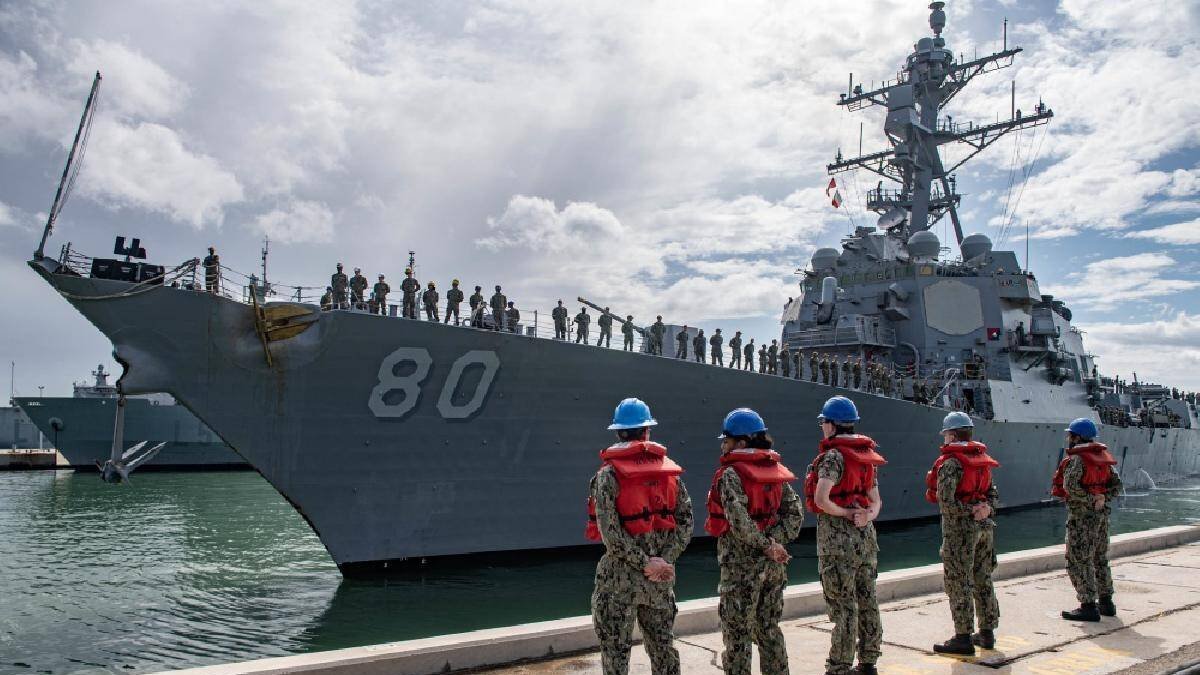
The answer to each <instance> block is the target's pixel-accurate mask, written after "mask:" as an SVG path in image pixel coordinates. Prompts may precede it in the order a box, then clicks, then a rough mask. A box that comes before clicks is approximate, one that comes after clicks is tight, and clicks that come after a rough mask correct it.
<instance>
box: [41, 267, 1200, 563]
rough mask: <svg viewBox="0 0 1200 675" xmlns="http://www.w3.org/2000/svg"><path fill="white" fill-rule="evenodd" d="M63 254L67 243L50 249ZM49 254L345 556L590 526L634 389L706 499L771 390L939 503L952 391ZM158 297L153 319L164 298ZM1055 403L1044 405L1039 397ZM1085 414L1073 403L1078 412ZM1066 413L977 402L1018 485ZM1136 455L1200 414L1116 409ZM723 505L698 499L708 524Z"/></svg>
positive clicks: (1169, 472)
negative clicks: (290, 309)
mask: <svg viewBox="0 0 1200 675" xmlns="http://www.w3.org/2000/svg"><path fill="white" fill-rule="evenodd" d="M47 264H48V265H51V266H53V263H50V262H47ZM33 266H34V268H35V269H36V270H38V271H39V272H40V273H42V274H43V276H45V277H46V278H47V280H48V281H49V282H50V283H51V284H53V285H54V286H55V287H57V288H58V289H59V290H60V291H62V292H63V294H64V296H65V297H66V298H67V299H68V300H69V301H70V302H71V303H72V304H73V305H74V306H75V307H76V308H77V309H78V310H79V311H80V312H81V313H82V314H83V315H84V316H85V317H87V318H88V319H89V320H90V321H91V322H92V323H93V324H94V325H96V327H97V328H99V329H100V330H101V331H102V332H103V333H104V334H105V335H107V336H108V337H109V338H110V339H111V340H112V342H113V344H114V347H115V351H116V355H117V358H118V360H119V361H120V362H121V363H122V364H124V365H126V367H127V370H126V373H125V374H124V376H123V378H122V380H121V384H122V386H123V387H124V389H125V391H126V392H128V393H141V392H158V391H165V392H169V393H170V394H172V395H174V396H175V397H176V398H177V399H178V400H179V401H180V402H181V403H182V404H183V405H185V406H187V407H188V408H189V409H191V410H192V411H193V412H194V413H195V414H196V415H197V416H198V417H199V418H200V419H202V420H204V422H205V423H206V424H208V426H209V427H210V428H212V429H213V430H214V431H215V432H216V433H217V434H219V435H220V436H221V438H223V439H224V440H225V441H226V442H227V443H228V444H229V445H231V446H232V447H234V448H237V451H238V452H239V454H241V455H242V456H243V457H245V458H246V460H247V461H249V462H250V463H251V465H253V467H254V468H255V469H256V470H258V471H259V472H260V473H261V474H262V475H263V476H264V477H265V478H266V479H267V480H268V481H270V483H271V484H272V485H273V486H274V487H275V488H276V489H277V490H278V491H279V492H280V493H282V494H283V495H284V496H285V497H286V498H287V499H288V500H289V501H290V502H291V503H292V504H293V505H294V506H295V507H296V509H297V510H298V511H299V512H300V513H301V514H302V515H303V516H304V517H305V519H306V520H307V521H308V522H309V524H310V525H311V526H312V528H313V529H314V530H315V531H316V533H317V535H318V536H319V537H320V539H321V541H322V542H323V543H324V545H325V546H326V548H327V549H328V550H329V553H330V555H331V556H332V557H333V559H334V561H335V562H337V564H338V565H339V566H341V567H343V569H345V568H346V567H347V566H356V565H358V564H362V563H373V562H379V561H388V560H397V559H405V558H413V557H426V556H441V555H455V554H466V553H478V552H490V551H505V550H520V549H540V548H552V547H562V546H571V545H578V544H584V543H586V541H585V540H584V538H583V530H584V522H585V495H586V491H587V483H588V479H589V477H590V476H591V474H592V473H593V472H594V471H595V470H596V468H597V466H598V458H597V453H598V451H599V450H600V449H602V448H603V447H605V446H606V445H607V444H608V443H609V442H610V441H611V432H608V431H606V430H605V426H606V424H607V421H608V419H609V417H610V416H611V414H612V409H613V407H614V405H615V404H616V402H617V401H619V400H620V399H622V398H624V397H626V396H639V397H641V398H643V399H645V400H646V401H647V402H648V403H649V404H650V405H651V407H652V408H653V410H654V413H655V416H656V417H657V419H658V420H659V422H660V426H658V427H656V428H655V430H654V438H655V439H656V440H659V441H661V442H663V443H665V444H666V445H667V446H668V447H669V448H670V449H671V454H672V456H673V457H674V458H675V459H676V460H677V461H679V462H680V463H681V464H682V465H683V466H684V467H685V468H686V469H687V473H686V474H685V480H686V482H687V486H688V489H689V491H690V492H691V493H692V495H693V501H694V502H695V503H696V504H697V507H698V508H699V509H702V506H701V505H702V504H703V496H704V494H705V493H706V491H707V489H708V485H709V480H710V478H711V472H712V470H713V469H714V467H715V465H716V461H717V455H718V452H719V450H718V444H717V442H716V441H715V440H714V437H715V435H716V434H717V433H718V432H719V430H720V422H721V420H722V419H723V417H724V415H725V413H726V412H728V411H729V410H730V409H732V408H735V407H738V406H753V407H754V408H756V409H757V410H759V411H760V412H761V413H762V414H763V416H764V417H765V418H766V420H767V422H768V425H769V426H770V429H771V432H772V434H773V435H774V436H775V438H776V440H777V443H778V447H779V449H780V451H781V452H782V453H783V455H784V457H785V461H787V462H788V463H789V464H791V465H792V468H793V470H794V471H796V472H797V473H798V474H799V473H802V472H803V471H804V469H805V465H806V464H807V462H808V461H810V460H811V458H812V457H813V454H814V451H815V446H816V442H817V440H818V429H817V426H816V423H815V414H816V411H818V410H819V409H820V406H821V403H822V402H823V401H824V400H825V399H826V398H828V397H829V396H831V395H833V394H837V393H841V394H846V395H848V396H850V397H851V398H852V399H854V401H855V402H856V403H857V404H858V407H859V409H860V411H861V413H862V417H863V421H862V423H861V425H860V429H861V430H862V431H863V432H865V433H867V434H870V435H871V436H873V437H875V438H876V439H877V440H878V442H879V444H880V446H881V450H882V452H883V454H884V455H885V456H886V457H887V458H888V460H889V463H888V465H887V466H886V467H884V468H883V470H882V471H881V474H880V483H881V488H882V494H883V500H884V506H883V516H882V517H883V518H884V519H886V520H899V519H910V518H919V517H924V516H930V515H933V514H934V507H933V506H931V505H930V504H927V503H926V502H925V501H924V499H923V494H924V489H925V488H924V478H925V473H926V471H927V470H928V468H929V466H930V464H931V463H932V461H933V459H934V458H935V456H936V453H937V447H938V444H939V438H938V434H937V430H938V429H939V428H940V422H941V419H942V416H943V415H944V411H943V410H940V409H937V408H933V407H927V406H921V405H916V404H913V403H910V402H906V401H903V400H897V399H892V398H885V397H882V396H876V395H871V394H864V393H861V392H856V391H850V390H846V389H839V388H834V387H828V386H823V385H820V384H815V383H810V382H804V381H797V380H791V379H784V378H781V377H774V376H769V375H760V374H757V373H750V372H743V371H734V370H732V369H727V368H719V367H712V366H707V365H704V364H700V363H694V362H690V361H679V360H675V359H669V358H661V357H655V356H649V355H644V354H639V353H625V352H621V351H616V350H606V349H601V348H596V347H587V346H579V345H574V344H568V343H564V342H556V341H553V340H547V339H538V338H530V337H524V336H518V335H513V334H501V333H493V332H490V331H480V330H473V329H466V328H456V327H453V326H446V325H443V324H437V323H427V322H423V321H411V320H404V319H396V318H390V317H381V316H371V315H366V314H360V313H354V312H323V313H320V315H319V317H318V318H317V320H316V321H315V323H314V324H313V325H312V327H310V328H309V329H308V330H306V331H305V332H303V333H301V334H300V335H298V336H296V337H293V338H291V339H287V340H283V341H280V342H273V343H271V344H270V346H269V349H270V353H271V357H272V362H273V366H271V367H268V365H267V360H266V356H265V354H264V349H266V347H264V344H263V342H262V341H261V340H260V338H259V336H258V334H257V333H256V331H255V327H254V326H255V324H254V318H253V317H254V315H253V310H252V309H251V308H250V307H248V306H245V305H241V304H238V303H235V302H232V301H229V300H225V299H223V298H218V297H214V296H211V295H207V294H204V293H197V292H190V291H184V290H179V289H173V288H167V287H159V288H154V289H153V290H149V291H148V292H141V293H137V294H133V295H129V296H125V297H117V298H111V299H95V300H93V299H89V298H93V297H96V296H113V295H119V294H121V293H122V292H123V291H126V290H127V289H129V285H128V284H125V283H123V282H115V281H107V280H100V279H86V278H80V277H74V276H66V275H56V274H48V273H47V270H46V269H44V268H42V267H41V266H39V265H37V264H34V265H33ZM151 317H153V318H151ZM1040 412H1041V413H1042V414H1045V412H1046V411H1040ZM1064 421H1065V420H1064ZM1062 426H1063V424H1062V423H1044V422H1019V421H1007V422H993V421H984V420H981V421H980V422H979V428H978V437H979V438H980V439H982V440H984V441H985V442H986V443H987V444H988V445H989V446H990V447H991V449H992V453H993V454H994V455H995V456H996V457H997V458H998V459H999V460H1000V462H1002V464H1003V467H1002V468H1001V469H999V470H998V471H997V472H996V480H997V483H998V486H999V489H1000V494H1001V499H1002V502H1003V504H1004V505H1005V506H1008V507H1016V506H1023V505H1030V504H1037V503H1039V502H1043V501H1046V500H1048V499H1049V494H1048V493H1049V484H1050V477H1051V474H1052V473H1053V471H1054V468H1055V466H1056V463H1057V462H1058V461H1059V458H1060V453H1061V450H1060V448H1061V447H1062V441H1063V432H1062ZM1104 440H1105V441H1106V442H1107V443H1109V444H1110V447H1112V449H1113V452H1114V454H1115V455H1116V456H1117V458H1118V459H1119V460H1120V461H1121V466H1120V469H1121V471H1122V473H1123V474H1124V475H1127V476H1128V475H1133V474H1134V473H1137V472H1139V471H1140V470H1145V471H1147V472H1148V473H1150V474H1151V475H1152V476H1154V477H1156V479H1169V478H1171V477H1175V476H1180V475H1184V474H1190V473H1195V472H1197V471H1200V434H1198V433H1197V432H1196V431H1195V430H1186V429H1166V430H1162V429H1160V430H1155V431H1153V432H1151V430H1148V429H1110V428H1105V431H1104ZM702 521H703V518H702V517H700V518H698V522H697V532H698V533H700V532H701V530H700V527H701V524H702Z"/></svg>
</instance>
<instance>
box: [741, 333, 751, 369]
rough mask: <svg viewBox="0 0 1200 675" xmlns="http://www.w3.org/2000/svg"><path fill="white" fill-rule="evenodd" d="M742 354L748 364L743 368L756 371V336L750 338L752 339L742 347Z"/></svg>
mask: <svg viewBox="0 0 1200 675" xmlns="http://www.w3.org/2000/svg"><path fill="white" fill-rule="evenodd" d="M742 355H743V356H745V357H746V360H745V363H746V365H745V366H743V368H744V369H745V370H749V371H750V372H754V338H750V341H749V342H747V343H746V346H745V347H743V348H742Z"/></svg>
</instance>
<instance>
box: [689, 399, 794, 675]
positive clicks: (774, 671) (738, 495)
mask: <svg viewBox="0 0 1200 675" xmlns="http://www.w3.org/2000/svg"><path fill="white" fill-rule="evenodd" d="M718 438H720V439H721V460H720V466H719V467H718V468H717V471H716V473H714V474H713V478H712V486H711V487H710V488H709V490H708V520H707V521H706V522H705V523H704V529H705V530H706V531H707V532H708V533H709V534H711V535H713V536H714V537H717V562H718V564H719V565H720V568H721V585H720V594H721V601H720V605H719V606H718V610H717V613H718V614H719V615H720V619H721V636H722V639H723V640H724V642H725V651H724V653H723V654H722V655H721V661H722V666H723V668H724V671H725V673H726V675H750V650H751V644H757V645H758V656H759V659H758V660H759V667H760V670H761V671H762V672H763V673H764V675H786V673H787V672H788V658H787V645H786V644H785V643H784V639H783V632H782V631H781V630H780V629H779V620H780V619H781V618H782V617H783V589H784V588H785V587H786V586H787V562H788V560H790V559H791V557H792V556H791V555H790V554H789V553H788V551H787V549H786V548H784V544H787V543H788V542H791V541H792V540H793V539H795V538H796V537H797V536H799V535H800V527H801V526H802V525H803V524H804V508H803V507H802V506H801V505H800V497H799V496H798V495H797V494H796V492H795V491H794V490H792V488H791V486H790V485H788V483H789V482H790V481H793V480H795V479H796V476H795V475H794V474H793V473H792V472H791V470H789V469H788V468H787V467H786V466H784V465H783V464H782V463H781V462H780V457H779V453H777V452H775V451H774V450H772V449H771V446H772V444H773V441H772V440H771V437H770V436H769V435H768V434H767V425H766V422H764V421H763V418H762V417H761V416H760V415H759V414H758V413H756V412H754V411H753V410H751V409H749V408H738V409H737V410H734V411H732V412H730V413H729V414H728V415H726V416H725V421H724V423H723V424H722V425H721V435H720V436H718Z"/></svg>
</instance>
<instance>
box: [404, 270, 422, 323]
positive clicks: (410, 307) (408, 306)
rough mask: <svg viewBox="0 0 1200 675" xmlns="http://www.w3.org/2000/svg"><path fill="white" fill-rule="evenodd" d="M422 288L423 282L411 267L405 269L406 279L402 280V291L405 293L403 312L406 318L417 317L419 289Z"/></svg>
mask: <svg viewBox="0 0 1200 675" xmlns="http://www.w3.org/2000/svg"><path fill="white" fill-rule="evenodd" d="M420 290H421V282H419V281H417V279H416V277H414V276H413V271H412V268H411V267H406V268H405V269H404V281H401V282H400V292H401V293H402V294H403V304H402V305H401V314H403V315H404V318H406V319H415V318H417V291H420Z"/></svg>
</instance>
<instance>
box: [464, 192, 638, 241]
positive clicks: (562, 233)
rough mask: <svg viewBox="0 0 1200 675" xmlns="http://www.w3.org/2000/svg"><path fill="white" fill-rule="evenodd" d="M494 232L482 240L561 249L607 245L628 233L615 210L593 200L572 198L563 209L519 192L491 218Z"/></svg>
mask: <svg viewBox="0 0 1200 675" xmlns="http://www.w3.org/2000/svg"><path fill="white" fill-rule="evenodd" d="M488 227H489V228H491V230H492V235H491V236H490V237H486V238H484V239H482V240H481V241H480V244H481V245H482V246H485V247H489V248H493V249H499V248H506V247H525V248H529V249H531V250H535V251H558V252H561V251H563V250H565V249H568V248H573V247H576V246H603V245H606V244H609V243H611V242H613V241H616V240H619V239H620V238H621V237H622V236H623V235H624V234H625V228H624V227H623V226H622V225H621V221H619V220H617V217H616V216H615V215H613V212H612V211H609V210H608V209H604V208H601V207H599V206H596V205H595V204H592V203H590V202H569V203H568V204H567V205H566V206H565V207H563V209H562V211H559V210H558V208H557V207H556V206H555V205H554V202H552V201H550V200H549V199H543V198H540V197H527V196H525V195H515V196H514V197H513V198H512V199H510V200H509V202H508V206H507V207H506V208H505V209H504V213H503V214H501V215H500V216H499V217H496V218H488Z"/></svg>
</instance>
